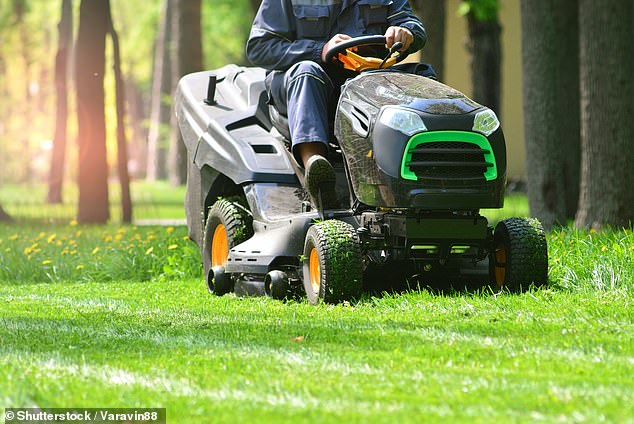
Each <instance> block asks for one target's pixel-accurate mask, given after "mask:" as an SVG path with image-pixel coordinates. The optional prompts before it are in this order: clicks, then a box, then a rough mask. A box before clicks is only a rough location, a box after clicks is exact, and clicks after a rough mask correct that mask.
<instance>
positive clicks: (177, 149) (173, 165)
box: [169, 0, 203, 185]
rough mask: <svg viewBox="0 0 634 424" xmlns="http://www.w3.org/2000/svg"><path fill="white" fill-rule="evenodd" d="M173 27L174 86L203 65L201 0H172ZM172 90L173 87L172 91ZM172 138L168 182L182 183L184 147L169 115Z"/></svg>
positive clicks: (183, 177) (184, 177)
mask: <svg viewBox="0 0 634 424" xmlns="http://www.w3.org/2000/svg"><path fill="white" fill-rule="evenodd" d="M173 22H174V27H173V28H172V31H173V35H174V38H175V40H176V61H175V65H176V72H174V71H172V76H174V77H175V78H174V80H173V81H172V82H173V83H174V88H175V86H176V83H177V82H178V79H179V78H180V77H182V76H184V75H187V74H189V73H192V72H196V71H201V70H202V68H203V51H202V38H201V0H174V10H173ZM172 92H174V90H172ZM172 122H173V124H172V131H173V132H175V133H176V136H175V137H174V136H173V137H172V140H171V141H172V143H171V145H170V151H169V162H170V163H169V164H170V167H169V168H170V169H169V171H170V181H171V183H172V184H173V185H182V184H185V182H186V181H187V149H186V148H185V143H184V142H183V140H182V137H181V134H180V131H178V124H177V123H176V120H175V118H174V117H173V114H172Z"/></svg>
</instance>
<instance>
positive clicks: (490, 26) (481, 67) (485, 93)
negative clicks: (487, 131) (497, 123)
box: [467, 11, 502, 116]
mask: <svg viewBox="0 0 634 424" xmlns="http://www.w3.org/2000/svg"><path fill="white" fill-rule="evenodd" d="M467 23H468V27H469V39H468V40H467V50H468V52H469V54H470V56H471V83H472V85H473V98H474V100H475V101H477V102H478V103H481V104H483V105H485V106H488V107H489V108H491V109H493V110H494V111H495V113H496V114H498V116H499V115H500V113H501V104H500V84H501V80H502V70H501V69H502V48H501V44H500V34H501V32H502V27H501V26H500V22H499V20H498V15H497V12H496V13H495V14H494V16H492V17H491V18H487V19H478V18H477V17H476V14H475V13H474V12H473V11H471V12H469V13H468V14H467Z"/></svg>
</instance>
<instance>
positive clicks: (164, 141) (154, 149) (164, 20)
mask: <svg viewBox="0 0 634 424" xmlns="http://www.w3.org/2000/svg"><path fill="white" fill-rule="evenodd" d="M173 3H174V1H173V0H164V1H163V10H162V12H161V26H160V28H159V34H158V38H157V42H156V50H155V51H154V52H155V53H154V75H153V77H152V100H151V106H150V108H151V110H150V129H149V132H148V154H147V173H146V178H147V179H148V180H150V181H155V180H157V179H161V180H165V179H167V176H168V175H167V151H168V147H169V145H170V143H169V137H170V134H171V133H170V131H169V128H170V123H171V115H172V110H171V101H168V99H171V95H172V88H173V87H172V73H171V69H172V60H171V58H172V57H173V55H172V42H173V36H172V26H173V25H172V13H173V9H174V5H173Z"/></svg>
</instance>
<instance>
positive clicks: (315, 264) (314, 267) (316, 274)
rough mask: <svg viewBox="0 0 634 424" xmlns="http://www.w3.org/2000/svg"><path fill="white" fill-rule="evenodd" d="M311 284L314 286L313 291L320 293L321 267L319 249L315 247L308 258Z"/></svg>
mask: <svg viewBox="0 0 634 424" xmlns="http://www.w3.org/2000/svg"><path fill="white" fill-rule="evenodd" d="M308 261H309V262H308V264H309V275H310V285H311V286H312V287H313V292H314V293H315V294H317V295H318V294H319V287H320V286H321V269H320V266H319V254H317V249H315V248H314V247H313V249H312V250H311V251H310V258H309V259H308Z"/></svg>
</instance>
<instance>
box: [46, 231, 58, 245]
mask: <svg viewBox="0 0 634 424" xmlns="http://www.w3.org/2000/svg"><path fill="white" fill-rule="evenodd" d="M56 237H57V234H55V233H53V234H51V235H50V236H48V238H47V239H46V241H47V242H48V243H53V242H54V241H55V238H56Z"/></svg>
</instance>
